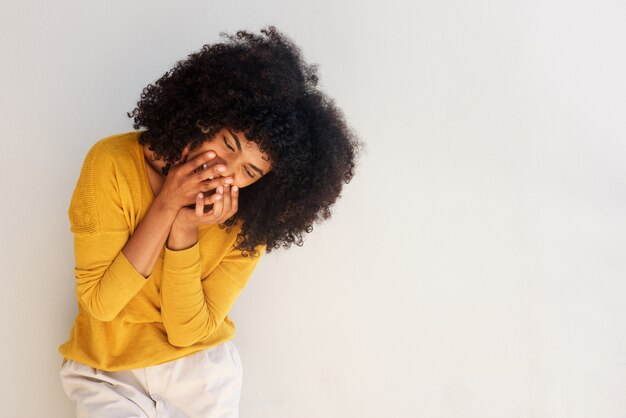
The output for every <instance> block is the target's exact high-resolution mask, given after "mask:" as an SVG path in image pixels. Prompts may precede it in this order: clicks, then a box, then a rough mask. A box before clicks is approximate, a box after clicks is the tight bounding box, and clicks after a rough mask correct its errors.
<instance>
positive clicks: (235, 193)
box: [229, 186, 239, 217]
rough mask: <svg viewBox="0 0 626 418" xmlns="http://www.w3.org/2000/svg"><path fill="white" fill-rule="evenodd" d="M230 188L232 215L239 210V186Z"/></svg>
mask: <svg viewBox="0 0 626 418" xmlns="http://www.w3.org/2000/svg"><path fill="white" fill-rule="evenodd" d="M230 189H231V190H230V195H231V196H230V206H231V211H232V213H231V214H230V216H233V215H234V214H235V213H236V212H237V211H238V210H239V187H237V186H232V187H231V188H230ZM230 216H229V217H230Z"/></svg>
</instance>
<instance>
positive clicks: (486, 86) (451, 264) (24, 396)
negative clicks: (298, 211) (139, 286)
mask: <svg viewBox="0 0 626 418" xmlns="http://www.w3.org/2000/svg"><path fill="white" fill-rule="evenodd" d="M337 3H338V2H334V1H328V0H324V1H320V0H317V1H314V2H312V1H307V2H304V1H301V2H294V1H286V0H285V1H264V2H252V1H250V2H237V1H234V2H217V1H215V2H206V1H179V2H165V1H161V2H153V1H145V0H144V1H107V2H99V3H96V2H80V1H67V0H66V1H62V2H46V1H26V0H25V1H21V2H8V1H4V2H3V3H2V10H1V12H0V47H1V50H0V57H1V58H2V65H1V66H0V74H1V83H2V84H1V94H0V106H1V108H0V114H1V115H2V134H1V139H2V152H1V153H0V167H2V170H1V171H0V185H1V187H2V188H1V191H2V201H3V204H2V205H1V209H0V210H1V211H2V219H4V222H3V223H2V226H3V235H4V237H5V239H4V240H3V243H2V246H3V251H2V252H1V253H2V258H3V260H2V261H3V262H2V266H3V274H2V276H3V277H2V280H0V293H1V294H2V303H0V309H1V314H2V316H1V318H2V327H3V330H4V333H3V334H4V335H3V341H4V343H3V344H2V349H1V352H0V354H1V356H2V359H3V367H2V370H3V372H2V373H0V376H1V377H0V379H1V380H0V383H1V385H2V392H1V393H2V395H1V396H2V402H3V405H2V410H3V413H2V415H3V416H6V417H43V416H46V417H69V416H73V415H72V414H73V404H72V403H71V402H70V401H69V400H68V399H67V398H66V397H65V394H64V393H63V391H62V388H61V386H60V382H59V379H58V371H59V366H60V361H61V357H60V355H59V354H58V353H57V351H56V349H57V347H58V345H60V344H61V343H62V342H63V341H65V339H66V338H67V337H68V333H69V329H70V327H71V323H72V320H73V319H74V315H75V313H76V302H75V300H74V282H73V272H72V269H73V255H72V236H71V233H70V231H69V221H68V220H67V213H66V212H67V207H68V204H69V200H70V197H71V192H72V189H73V187H74V184H75V181H76V179H77V177H78V174H79V170H80V166H81V163H82V160H83V158H84V155H85V153H86V152H87V150H88V149H89V147H90V146H91V145H92V144H93V143H94V142H95V141H97V140H98V139H100V138H102V137H104V136H107V135H110V134H113V133H118V132H123V131H126V130H132V127H131V121H130V119H128V118H127V117H126V116H125V112H126V111H130V110H132V108H133V107H134V106H135V103H136V101H137V99H138V98H139V94H140V92H141V89H142V88H143V87H144V86H145V85H146V84H148V83H150V82H153V81H154V80H156V79H157V78H158V77H160V76H161V75H162V74H163V73H164V72H165V71H166V70H167V69H169V68H170V67H171V66H172V65H173V64H174V63H175V61H176V60H178V59H182V58H184V57H185V56H186V55H187V54H188V53H190V52H193V51H195V50H197V49H199V48H200V47H201V46H202V44H204V43H210V42H214V41H216V40H218V39H219V38H218V33H219V31H221V30H227V31H231V32H233V31H236V30H237V29H240V28H247V29H252V30H255V31H257V30H258V29H260V28H261V27H262V26H264V25H266V24H275V25H276V26H277V27H278V28H279V29H280V30H282V31H284V32H285V33H287V34H288V35H290V36H291V37H292V38H293V39H294V40H295V41H296V42H297V43H298V44H299V45H301V47H302V50H303V52H304V54H305V56H306V58H307V59H308V60H309V61H311V62H316V63H319V64H320V74H321V84H322V87H323V88H324V89H325V90H326V91H327V92H328V93H329V94H330V95H331V96H332V97H334V98H335V99H336V101H337V103H338V104H339V106H340V107H342V108H343V109H344V111H345V113H346V114H347V116H348V119H349V121H350V122H351V124H352V125H353V126H354V128H355V130H356V131H357V132H358V133H359V134H361V136H362V137H363V139H364V140H365V141H366V142H367V144H368V151H367V154H366V155H364V157H363V159H362V160H361V165H360V166H359V171H358V173H357V176H356V177H355V178H354V181H353V182H352V183H351V184H350V185H349V186H347V188H346V189H345V193H344V195H343V199H342V200H341V201H340V202H339V203H338V204H337V206H336V210H335V214H334V217H333V218H332V220H330V221H328V222H327V223H326V224H324V225H321V226H319V227H317V228H316V229H315V231H314V232H313V233H312V234H311V235H310V236H309V239H308V240H307V243H306V245H305V246H304V247H303V248H293V249H291V250H288V251H284V252H277V253H275V254H272V255H269V256H268V257H267V258H266V259H265V260H264V261H263V262H262V263H261V264H260V266H259V268H258V270H257V271H256V272H255V274H254V276H253V278H252V279H251V281H250V284H249V286H248V287H247V288H246V290H245V291H244V292H243V294H242V296H241V297H240V299H239V300H238V302H237V304H236V306H235V308H234V310H233V311H232V312H231V316H232V318H233V320H234V321H235V322H236V324H237V328H238V333H237V337H236V339H235V343H236V344H237V346H238V347H239V351H240V353H241V355H242V361H243V365H244V386H243V393H242V403H241V409H242V418H266V417H267V418H283V417H284V418H293V417H298V418H319V417H324V418H331V417H342V418H347V417H359V418H370V417H371V418H379V417H380V418H387V417H394V418H395V417H446V418H447V417H450V418H465V417H468V418H469V417H477V418H488V417H494V418H503V417H507V418H509V417H510V418H533V417H550V418H552V417H554V418H579V417H580V418H582V417H602V418H613V417H615V418H617V417H625V416H626V413H625V412H624V411H626V396H624V393H625V391H626V321H625V320H624V319H625V318H626V303H624V300H625V298H626V296H625V295H626V282H625V280H624V278H625V273H626V257H625V256H626V220H625V216H624V214H625V213H626V165H625V164H624V161H625V157H626V141H624V138H625V134H626V125H625V124H624V114H625V112H626V102H625V99H624V97H625V96H626V84H625V82H624V74H626V55H625V54H624V39H626V27H625V26H624V24H623V23H624V22H625V21H626V6H625V5H624V2H622V1H618V0H615V1H608V0H596V1H587V2H582V1H566V0H543V1H539V0H531V1H528V0H524V1H521V0H520V1H489V0H476V1H472V2H469V1H468V2H463V1H460V0H456V1H454V0H447V1H438V2H430V1H429V2H425V1H422V2H409V1H405V2H399V1H384V2H378V3H373V2H363V1H357V0H350V1H343V2H339V3H338V4H337Z"/></svg>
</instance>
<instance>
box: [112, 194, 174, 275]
mask: <svg viewBox="0 0 626 418" xmlns="http://www.w3.org/2000/svg"><path fill="white" fill-rule="evenodd" d="M159 196H160V195H157V196H156V197H155V199H154V201H153V202H152V205H151V206H150V208H148V211H147V212H146V214H145V215H144V217H143V219H142V220H141V222H140V223H139V225H138V226H137V229H136V230H135V232H134V233H133V235H132V236H131V237H130V239H129V240H128V242H127V243H126V245H124V248H123V249H122V252H123V253H124V255H125V256H126V258H127V259H128V261H130V263H131V264H132V265H133V267H135V270H137V271H138V272H139V273H141V274H142V275H143V276H144V277H146V278H147V277H148V276H150V274H152V270H153V269H154V265H155V264H156V261H157V259H158V258H159V253H160V252H161V250H162V249H163V245H164V244H165V240H166V239H167V236H168V234H169V232H170V229H171V227H172V223H173V222H174V219H175V218H176V214H177V213H178V209H176V208H175V207H172V206H169V205H167V204H165V202H163V201H162V200H161V199H160V198H159Z"/></svg>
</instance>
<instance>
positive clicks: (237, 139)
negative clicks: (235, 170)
mask: <svg viewBox="0 0 626 418" xmlns="http://www.w3.org/2000/svg"><path fill="white" fill-rule="evenodd" d="M228 132H229V133H230V135H231V136H232V137H233V140H234V141H235V144H237V149H238V150H239V151H241V142H239V138H237V135H235V134H234V133H233V131H231V130H230V129H229V130H228ZM248 165H249V166H250V167H252V169H253V170H254V171H256V172H257V173H259V174H260V175H262V176H264V175H265V173H264V172H263V170H261V169H260V168H259V167H257V166H256V165H254V164H252V163H248Z"/></svg>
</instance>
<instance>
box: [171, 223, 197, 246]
mask: <svg viewBox="0 0 626 418" xmlns="http://www.w3.org/2000/svg"><path fill="white" fill-rule="evenodd" d="M196 242H198V227H197V226H195V225H193V226H182V225H178V224H176V221H174V223H173V224H172V228H171V229H170V234H169V236H168V237H167V248H169V249H170V250H173V251H180V250H186V249H188V248H191V247H193V246H194V245H195V244H196Z"/></svg>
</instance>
